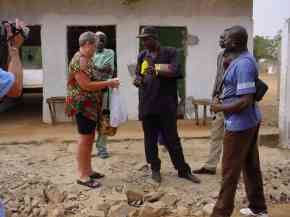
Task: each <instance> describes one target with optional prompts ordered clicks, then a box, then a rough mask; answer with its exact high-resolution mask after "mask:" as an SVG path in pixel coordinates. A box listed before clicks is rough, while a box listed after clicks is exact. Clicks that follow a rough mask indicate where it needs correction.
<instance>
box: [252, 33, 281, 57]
mask: <svg viewBox="0 0 290 217" xmlns="http://www.w3.org/2000/svg"><path fill="white" fill-rule="evenodd" d="M281 39H282V37H281V32H278V34H277V35H276V36H275V37H274V38H268V37H262V36H255V38H254V54H255V57H256V59H257V60H260V59H267V60H269V61H277V60H278V59H279V55H280V48H281Z"/></svg>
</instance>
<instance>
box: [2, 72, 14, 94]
mask: <svg viewBox="0 0 290 217" xmlns="http://www.w3.org/2000/svg"><path fill="white" fill-rule="evenodd" d="M14 81H15V76H14V75H13V74H12V73H10V72H7V71H4V70H3V69H1V68H0V99H1V98H2V97H4V96H5V95H6V94H7V93H8V91H9V90H10V88H11V87H12V85H13V83H14Z"/></svg>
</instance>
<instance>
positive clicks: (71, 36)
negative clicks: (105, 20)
mask: <svg viewBox="0 0 290 217" xmlns="http://www.w3.org/2000/svg"><path fill="white" fill-rule="evenodd" d="M86 31H92V32H97V31H101V32H104V33H105V34H106V35H107V46H106V48H108V49H112V50H114V52H115V68H117V61H116V55H117V53H116V26H114V25H105V26H68V28H67V60H68V61H67V63H69V62H70V60H71V58H72V57H73V55H74V54H75V53H76V52H77V51H78V49H79V44H78V39H79V36H80V35H81V34H82V33H83V32H86Z"/></svg>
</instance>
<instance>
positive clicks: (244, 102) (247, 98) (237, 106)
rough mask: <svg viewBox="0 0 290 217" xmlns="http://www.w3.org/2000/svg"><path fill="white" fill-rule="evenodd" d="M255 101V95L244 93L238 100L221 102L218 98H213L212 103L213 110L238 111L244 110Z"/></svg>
mask: <svg viewBox="0 0 290 217" xmlns="http://www.w3.org/2000/svg"><path fill="white" fill-rule="evenodd" d="M253 102H254V95H253V94H249V95H243V96H241V97H240V98H239V99H237V100H236V101H234V102H232V103H228V104H221V103H220V102H219V101H218V100H217V99H214V100H213V103H212V104H211V108H210V109H211V111H212V112H215V113H217V112H226V113H227V112H231V113H237V112H241V111H243V110H244V109H245V108H247V107H249V106H250V105H252V104H253Z"/></svg>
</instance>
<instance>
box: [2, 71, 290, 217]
mask: <svg viewBox="0 0 290 217" xmlns="http://www.w3.org/2000/svg"><path fill="white" fill-rule="evenodd" d="M263 79H264V80H266V81H267V83H268V84H269V86H270V91H269V92H268V95H267V96H266V97H265V99H264V100H263V102H262V103H261V108H262V111H263V115H264V121H263V128H264V129H270V131H273V130H275V128H276V127H277V126H278V97H277V80H276V77H275V75H263ZM27 103H28V105H29V106H23V107H21V108H17V109H14V110H12V111H10V112H6V113H2V114H0V118H1V122H0V138H1V141H0V159H1V160H0V197H3V198H4V202H5V205H7V206H9V203H10V201H11V200H13V199H12V198H14V197H15V198H18V197H21V195H22V197H23V196H24V195H25V194H28V195H29V194H30V193H31V191H33V189H34V188H35V189H37V188H38V187H39V185H40V184H39V183H40V182H41V183H47V182H49V183H52V184H53V185H54V186H56V187H57V188H58V189H60V191H61V192H65V193H66V195H77V196H75V197H76V198H74V199H70V200H74V202H77V208H75V209H72V208H67V209H68V210H67V209H65V211H66V212H65V216H75V217H77V216H82V217H89V216H96V217H98V216H99V215H96V213H98V212H99V211H97V208H96V204H99V203H101V202H103V201H112V200H116V199H114V198H113V199H112V197H113V196H112V195H114V194H115V193H116V191H117V192H118V193H119V194H118V197H119V196H120V197H121V194H122V192H124V191H125V189H131V188H133V189H138V191H141V192H143V193H148V192H156V191H162V192H166V194H172V195H175V196H176V197H177V199H178V200H177V201H178V202H177V203H176V204H175V206H174V207H173V206H171V207H170V209H169V214H168V215H167V216H179V217H181V216H185V215H181V214H176V210H178V207H185V208H186V209H188V210H189V211H190V212H189V213H188V216H197V214H196V213H197V212H203V208H204V207H205V206H206V205H207V204H212V203H214V201H215V199H216V195H217V193H218V190H219V186H220V180H221V171H220V166H219V169H218V172H217V175H216V176H200V178H201V180H202V183H201V184H199V185H197V184H194V185H193V184H191V183H189V182H188V181H185V180H181V179H179V178H177V176H176V171H175V170H174V168H173V166H172V164H171V162H170V159H169V157H168V153H166V152H164V151H160V157H161V160H162V176H163V182H162V184H161V185H156V184H155V183H153V182H152V181H151V179H150V170H149V169H148V168H147V167H146V164H145V158H144V147H143V140H142V130H141V127H140V124H137V125H136V123H129V124H128V126H126V127H124V129H122V130H120V131H119V134H118V135H117V137H116V138H114V139H113V140H112V141H111V142H110V143H109V145H108V149H109V152H110V155H111V157H110V158H109V159H106V160H102V159H99V158H98V157H96V156H94V157H93V167H94V168H95V169H96V170H97V171H100V172H102V173H105V174H106V177H105V178H104V179H102V180H101V183H102V185H103V186H102V187H101V188H100V189H98V190H88V189H87V188H84V187H81V186H79V185H77V184H76V183H75V181H76V175H75V170H76V169H75V146H76V139H77V135H76V131H75V130H74V128H75V126H73V125H71V124H58V125H56V126H54V127H52V126H49V125H46V124H43V123H41V116H40V115H39V113H40V111H41V107H42V105H41V104H40V103H39V102H38V103H37V102H34V101H33V99H31V100H29V99H28V101H27ZM208 128H209V125H207V126H205V127H197V126H195V125H194V124H193V122H192V121H185V122H182V123H179V129H180V131H182V133H181V136H182V137H183V139H182V144H183V147H184V153H185V157H186V159H187V161H188V163H189V164H190V165H191V167H192V168H193V169H194V168H199V167H200V166H202V163H203V162H204V161H205V160H206V159H207V156H208V139H207V136H208ZM276 130H277V129H276ZM192 134H193V135H194V137H196V139H189V137H192ZM188 135H191V136H188ZM128 138H131V139H128ZM186 138H187V139H186ZM93 153H95V150H94V152H93ZM260 156H261V162H262V163H261V164H262V169H263V172H264V180H265V194H266V198H267V203H268V205H269V207H270V208H269V213H270V216H272V217H289V213H290V193H289V191H290V189H289V186H290V173H289V171H290V151H289V150H281V149H278V148H270V147H265V146H262V147H260ZM277 171H278V172H277ZM281 171H282V172H281ZM277 173H278V175H277ZM28 180H30V181H28ZM31 180H33V181H31ZM25 183H26V184H25ZM27 183H29V185H27ZM35 183H36V184H35ZM37 183H38V184H37ZM23 185H24V186H25V187H23ZM37 186H38V187H37ZM277 186H278V187H277ZM282 187H283V188H282ZM26 189H30V190H29V191H28V190H27V191H26ZM116 189H117V190H116ZM114 192H115V193H114ZM120 192H121V193H120ZM19 193H20V196H19ZM284 194H286V198H285V196H284ZM11 195H14V196H11ZM32 195H33V194H31V197H33V196H32ZM282 196H283V197H282ZM72 198H73V197H72ZM281 198H282V199H281ZM66 202H67V201H66V200H65V201H64V202H63V203H64V204H65V203H66ZM69 202H71V201H69ZM246 203H247V201H246V199H245V193H244V187H243V185H242V184H240V185H239V190H238V193H237V196H236V207H237V208H239V207H244V206H246ZM65 205H66V204H65ZM19 209H20V208H19ZM94 212H95V213H94ZM12 216H13V217H16V216H19V217H20V216H22V215H20V214H19V213H18V214H17V212H16V211H15V213H14V215H12ZM27 216H29V217H30V216H31V217H32V216H33V214H31V215H27ZM36 216H37V215H36ZM52 216H53V215H51V216H49V217H52ZM200 216H206V215H205V214H202V215H200ZM234 216H235V217H237V216H239V214H237V213H235V214H234ZM110 217H111V216H110ZM118 217H123V216H118Z"/></svg>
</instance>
